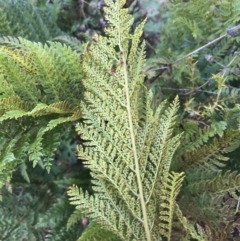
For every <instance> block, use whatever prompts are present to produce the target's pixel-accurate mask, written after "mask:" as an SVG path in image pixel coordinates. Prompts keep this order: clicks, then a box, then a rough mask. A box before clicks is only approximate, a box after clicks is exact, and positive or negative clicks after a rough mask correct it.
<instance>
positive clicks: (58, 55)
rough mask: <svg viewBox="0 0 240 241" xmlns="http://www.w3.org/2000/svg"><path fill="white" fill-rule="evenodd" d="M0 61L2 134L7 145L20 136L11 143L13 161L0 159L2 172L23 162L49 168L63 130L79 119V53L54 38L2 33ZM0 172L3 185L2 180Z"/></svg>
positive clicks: (80, 93) (2, 181) (80, 70)
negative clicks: (37, 40)
mask: <svg viewBox="0 0 240 241" xmlns="http://www.w3.org/2000/svg"><path fill="white" fill-rule="evenodd" d="M0 62H1V63H0V128H1V136H0V137H2V138H3V140H4V139H5V140H6V143H8V142H9V141H10V140H11V138H16V137H17V136H18V135H21V140H22V142H18V143H17V145H16V146H15V145H11V150H10V151H9V155H12V156H13V157H14V158H13V159H14V160H15V161H12V162H11V165H10V162H9V161H7V160H6V158H1V159H0V163H1V165H3V166H5V169H4V172H5V173H8V174H9V175H11V174H10V173H11V172H12V171H13V170H14V166H16V165H17V164H19V163H23V162H24V161H25V160H31V161H33V164H34V166H35V165H36V164H37V163H42V164H43V166H45V167H46V168H47V169H48V170H49V169H50V166H51V161H52V160H53V157H54V151H55V150H56V148H57V146H58V145H59V144H60V134H61V132H62V131H63V130H64V128H67V126H69V125H72V123H74V122H76V121H78V120H79V119H80V118H81V117H82V114H81V109H80V102H81V100H82V98H83V95H82V92H83V87H82V85H81V78H82V68H81V65H80V62H79V53H76V52H75V51H72V50H71V48H70V47H67V46H66V45H64V44H61V43H58V42H48V43H46V44H41V43H34V42H30V41H28V40H26V39H23V38H18V39H17V38H10V37H3V38H1V39H0ZM9 128H11V131H10V132H9V131H8V129H9ZM20 133H21V134H20ZM16 140H18V139H16ZM23 140H24V141H23ZM21 151H22V152H23V153H20V152H21ZM8 171H9V172H8ZM1 175H2V174H0V181H1V184H3V183H4V181H6V179H5V178H4V175H3V176H1Z"/></svg>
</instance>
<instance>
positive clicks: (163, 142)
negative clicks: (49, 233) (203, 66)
mask: <svg viewBox="0 0 240 241" xmlns="http://www.w3.org/2000/svg"><path fill="white" fill-rule="evenodd" d="M106 4H107V6H108V7H106V8H105V11H106V20H107V21H108V24H109V25H108V28H106V30H105V33H106V37H103V36H98V35H95V36H94V38H93V44H92V45H91V46H90V48H89V52H88V53H86V56H85V58H84V60H83V62H82V66H83V71H84V74H85V80H84V81H83V82H84V88H85V92H84V101H83V102H82V103H81V110H82V113H83V121H82V122H80V123H79V125H78V126H77V128H76V129H77V131H78V133H79V135H80V136H81V138H82V139H83V140H86V141H87V142H85V143H86V144H85V145H84V146H79V147H78V156H79V158H80V159H82V160H85V161H86V163H87V164H88V165H89V167H90V169H91V171H92V176H93V179H94V181H93V186H94V191H95V195H94V197H91V196H89V195H88V194H85V195H84V193H83V192H81V191H80V190H79V189H78V188H77V187H76V186H73V187H72V188H71V189H70V190H69V191H68V195H69V197H70V202H71V203H72V204H74V205H76V206H77V209H79V210H81V212H82V213H83V214H85V215H86V216H87V217H89V218H91V219H93V220H94V221H96V222H97V223H99V224H101V226H102V227H103V229H104V230H107V231H110V232H111V233H113V234H115V235H116V236H118V237H119V239H120V240H143V239H144V238H146V240H148V241H150V240H156V241H157V240H159V239H161V237H162V236H163V235H166V236H167V237H170V235H171V228H170V226H169V225H170V224H171V219H172V216H173V203H174V200H175V198H176V195H177V193H178V191H179V188H180V186H181V182H182V174H179V175H178V174H169V167H170V164H171V160H172V157H173V154H174V152H175V150H176V148H177V147H178V145H179V142H180V137H181V134H180V135H176V136H174V134H173V129H174V126H175V123H176V113H177V111H178V106H179V104H178V98H176V99H175V100H174V101H173V103H172V104H171V105H170V106H168V105H167V103H166V102H163V103H162V104H161V105H160V106H159V107H158V108H157V109H156V110H155V109H152V108H151V106H152V102H153V94H152V93H151V92H149V91H148V90H147V88H146V87H145V86H144V84H143V82H144V72H143V68H144V64H145V43H144V42H141V40H140V38H141V35H142V29H143V26H144V23H145V21H143V22H142V23H141V24H140V25H139V26H138V27H137V28H136V29H135V31H133V33H132V34H131V33H130V32H131V31H130V29H131V25H132V24H133V18H132V17H131V16H130V15H129V14H128V13H127V11H128V10H127V9H124V8H123V6H124V4H125V1H122V0H120V1H115V2H113V1H109V0H107V1H106ZM166 180H168V182H166ZM170 182H172V183H170ZM169 195H170V196H171V197H170V200H169V201H166V200H167V198H169ZM159 200H161V202H162V204H163V203H164V205H165V208H166V209H167V212H168V214H167V215H165V216H163V213H162V214H161V215H160V217H159V212H160V211H159V209H160V208H159V204H158V202H159ZM159 222H163V223H165V222H167V223H168V225H167V226H164V225H163V226H164V227H165V229H164V231H162V232H159ZM92 240H93V237H92ZM144 240H145V239H144Z"/></svg>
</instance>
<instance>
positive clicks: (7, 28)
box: [0, 0, 62, 42]
mask: <svg viewBox="0 0 240 241" xmlns="http://www.w3.org/2000/svg"><path fill="white" fill-rule="evenodd" d="M54 3H55V4H50V3H45V4H43V5H42V6H35V4H34V2H33V1H31V0H25V1H23V0H21V1H19V0H1V1H0V11H1V17H0V19H1V21H0V22H1V24H0V36H1V37H2V36H8V35H9V36H12V37H23V38H26V39H28V40H31V41H36V42H46V41H47V40H50V39H51V38H53V37H56V36H58V35H61V34H62V31H61V30H60V28H59V27H58V26H57V24H56V22H57V15H58V13H59V9H60V5H59V4H57V1H54Z"/></svg>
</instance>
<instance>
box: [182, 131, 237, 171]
mask: <svg viewBox="0 0 240 241" xmlns="http://www.w3.org/2000/svg"><path fill="white" fill-rule="evenodd" d="M239 145H240V137H239V132H238V131H236V130H227V131H226V132H225V133H224V135H223V137H221V138H217V137H216V138H214V139H213V142H212V143H211V144H208V145H204V146H203V147H202V148H197V149H195V150H194V151H190V152H185V153H184V155H182V156H180V157H179V159H178V164H179V166H178V167H179V170H182V168H183V167H184V166H187V167H188V168H190V167H194V166H197V165H203V166H205V167H206V168H209V167H210V168H213V169H215V168H219V167H223V166H224V165H225V164H224V162H226V161H227V160H228V159H229V158H228V157H226V156H224V154H225V153H229V152H231V151H233V150H235V149H236V148H237V147H239Z"/></svg>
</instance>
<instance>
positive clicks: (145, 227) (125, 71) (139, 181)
mask: <svg viewBox="0 0 240 241" xmlns="http://www.w3.org/2000/svg"><path fill="white" fill-rule="evenodd" d="M119 48H120V51H121V52H122V56H123V68H124V79H125V91H126V100H127V111H128V120H129V127H130V133H131V141H132V151H133V156H134V161H135V171H136V176H137V182H138V188H139V196H140V203H141V207H142V214H143V225H144V229H145V233H146V238H147V241H151V240H152V238H151V233H150V229H149V225H148V217H147V210H146V203H145V200H144V196H143V187H142V181H141V176H140V169H139V162H138V157H137V150H136V141H135V136H134V132H133V122H132V115H131V105H130V98H129V87H128V74H127V64H126V58H125V54H124V51H123V48H122V46H121V44H120V41H119Z"/></svg>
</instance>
